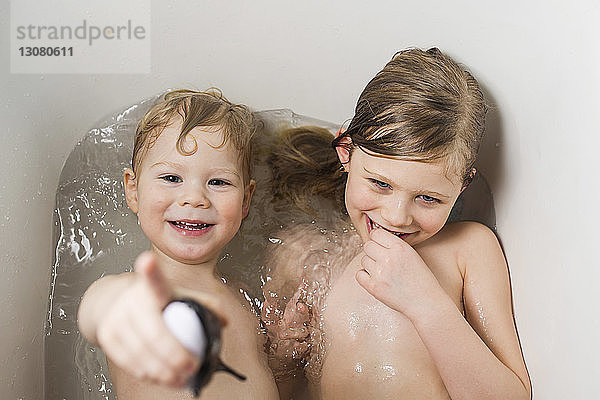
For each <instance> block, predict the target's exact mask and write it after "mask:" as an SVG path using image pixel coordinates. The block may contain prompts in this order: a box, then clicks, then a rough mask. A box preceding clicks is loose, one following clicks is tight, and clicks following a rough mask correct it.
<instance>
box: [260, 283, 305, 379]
mask: <svg viewBox="0 0 600 400" xmlns="http://www.w3.org/2000/svg"><path fill="white" fill-rule="evenodd" d="M305 286H306V284H305V283H304V282H303V283H302V284H301V285H300V286H299V287H298V289H297V290H296V292H295V293H294V295H293V296H292V298H291V299H290V301H289V302H288V303H287V304H286V306H285V310H284V311H283V315H282V316H281V315H280V314H281V312H280V311H279V313H278V310H277V304H273V303H270V302H269V297H268V296H265V302H264V304H263V307H262V310H261V318H262V320H263V322H264V323H265V328H266V331H267V347H268V348H267V352H268V358H269V365H270V367H271V369H272V370H273V372H274V374H275V376H276V377H277V376H285V375H287V374H288V373H290V372H293V371H294V370H295V369H296V368H297V367H298V365H299V364H300V363H301V361H302V360H303V358H304V356H305V355H306V353H307V352H308V349H309V346H308V337H309V335H310V331H309V323H310V319H311V313H310V309H309V307H308V305H306V304H305V303H304V302H303V301H302V300H301V299H300V297H301V296H302V295H303V294H304V293H305V292H306V287H305Z"/></svg>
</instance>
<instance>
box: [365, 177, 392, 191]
mask: <svg viewBox="0 0 600 400" xmlns="http://www.w3.org/2000/svg"><path fill="white" fill-rule="evenodd" d="M369 180H370V181H371V183H373V184H374V185H375V186H377V187H379V188H381V189H391V188H392V186H391V185H390V184H389V183H385V182H382V181H380V180H377V179H373V178H371V179H369Z"/></svg>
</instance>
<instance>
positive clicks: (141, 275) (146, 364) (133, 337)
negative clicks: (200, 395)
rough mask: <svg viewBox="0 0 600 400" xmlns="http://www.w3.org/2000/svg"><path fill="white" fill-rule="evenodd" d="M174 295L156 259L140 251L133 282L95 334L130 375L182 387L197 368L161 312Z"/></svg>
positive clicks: (107, 354)
mask: <svg viewBox="0 0 600 400" xmlns="http://www.w3.org/2000/svg"><path fill="white" fill-rule="evenodd" d="M173 297H174V294H173V289H172V288H171V287H170V285H169V284H168V282H167V281H166V279H165V278H164V277H163V275H162V274H161V273H160V271H159V269H158V266H157V265H156V260H155V259H154V256H153V255H152V254H151V253H150V252H145V253H142V254H141V255H139V256H138V258H137V259H136V262H135V277H134V279H133V281H132V283H131V284H130V285H129V286H128V287H127V288H126V289H125V290H124V291H123V292H122V293H121V294H120V295H119V296H118V297H117V298H116V299H115V301H114V302H113V303H112V304H111V306H110V308H109V309H108V310H107V311H106V315H105V317H104V318H103V319H102V320H101V321H100V322H99V323H98V327H97V332H96V335H97V339H98V343H99V344H100V346H101V347H102V350H104V353H105V354H106V356H107V357H108V358H109V359H110V360H111V361H113V362H114V363H115V364H116V365H117V366H118V367H120V368H122V369H123V370H124V371H126V372H127V373H129V374H131V375H133V376H135V377H136V378H138V379H146V380H149V381H151V382H154V383H158V384H162V385H168V386H173V387H183V386H184V385H185V384H186V383H187V381H188V379H189V378H190V376H191V375H192V374H193V373H194V372H195V371H196V370H197V369H198V367H199V365H198V360H197V359H196V358H195V357H194V356H193V355H192V354H191V353H190V352H188V351H187V350H186V349H185V348H184V347H183V346H182V345H181V344H180V343H179V341H178V340H177V339H176V338H175V337H174V336H173V335H172V334H171V332H170V331H169V329H168V328H167V326H166V325H165V323H164V322H163V319H162V310H163V309H164V308H165V306H166V305H167V304H168V303H169V302H170V301H171V300H173ZM211 308H212V307H211Z"/></svg>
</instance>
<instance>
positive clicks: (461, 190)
mask: <svg viewBox="0 0 600 400" xmlns="http://www.w3.org/2000/svg"><path fill="white" fill-rule="evenodd" d="M476 174H477V169H476V168H471V172H470V173H469V177H468V178H467V180H466V181H465V182H464V183H463V186H462V188H461V189H460V192H461V193H462V192H463V191H464V190H465V189H466V188H467V187H469V185H470V184H471V182H473V178H475V175H476Z"/></svg>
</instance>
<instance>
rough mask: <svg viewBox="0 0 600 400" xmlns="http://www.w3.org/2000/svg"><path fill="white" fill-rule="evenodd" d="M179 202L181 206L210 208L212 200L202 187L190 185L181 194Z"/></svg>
mask: <svg viewBox="0 0 600 400" xmlns="http://www.w3.org/2000/svg"><path fill="white" fill-rule="evenodd" d="M179 204H180V205H181V206H192V207H201V208H208V207H210V200H209V199H208V196H207V195H206V193H204V190H202V189H201V188H198V187H191V186H188V187H186V188H185V189H184V191H183V193H182V194H181V197H180V199H179Z"/></svg>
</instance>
